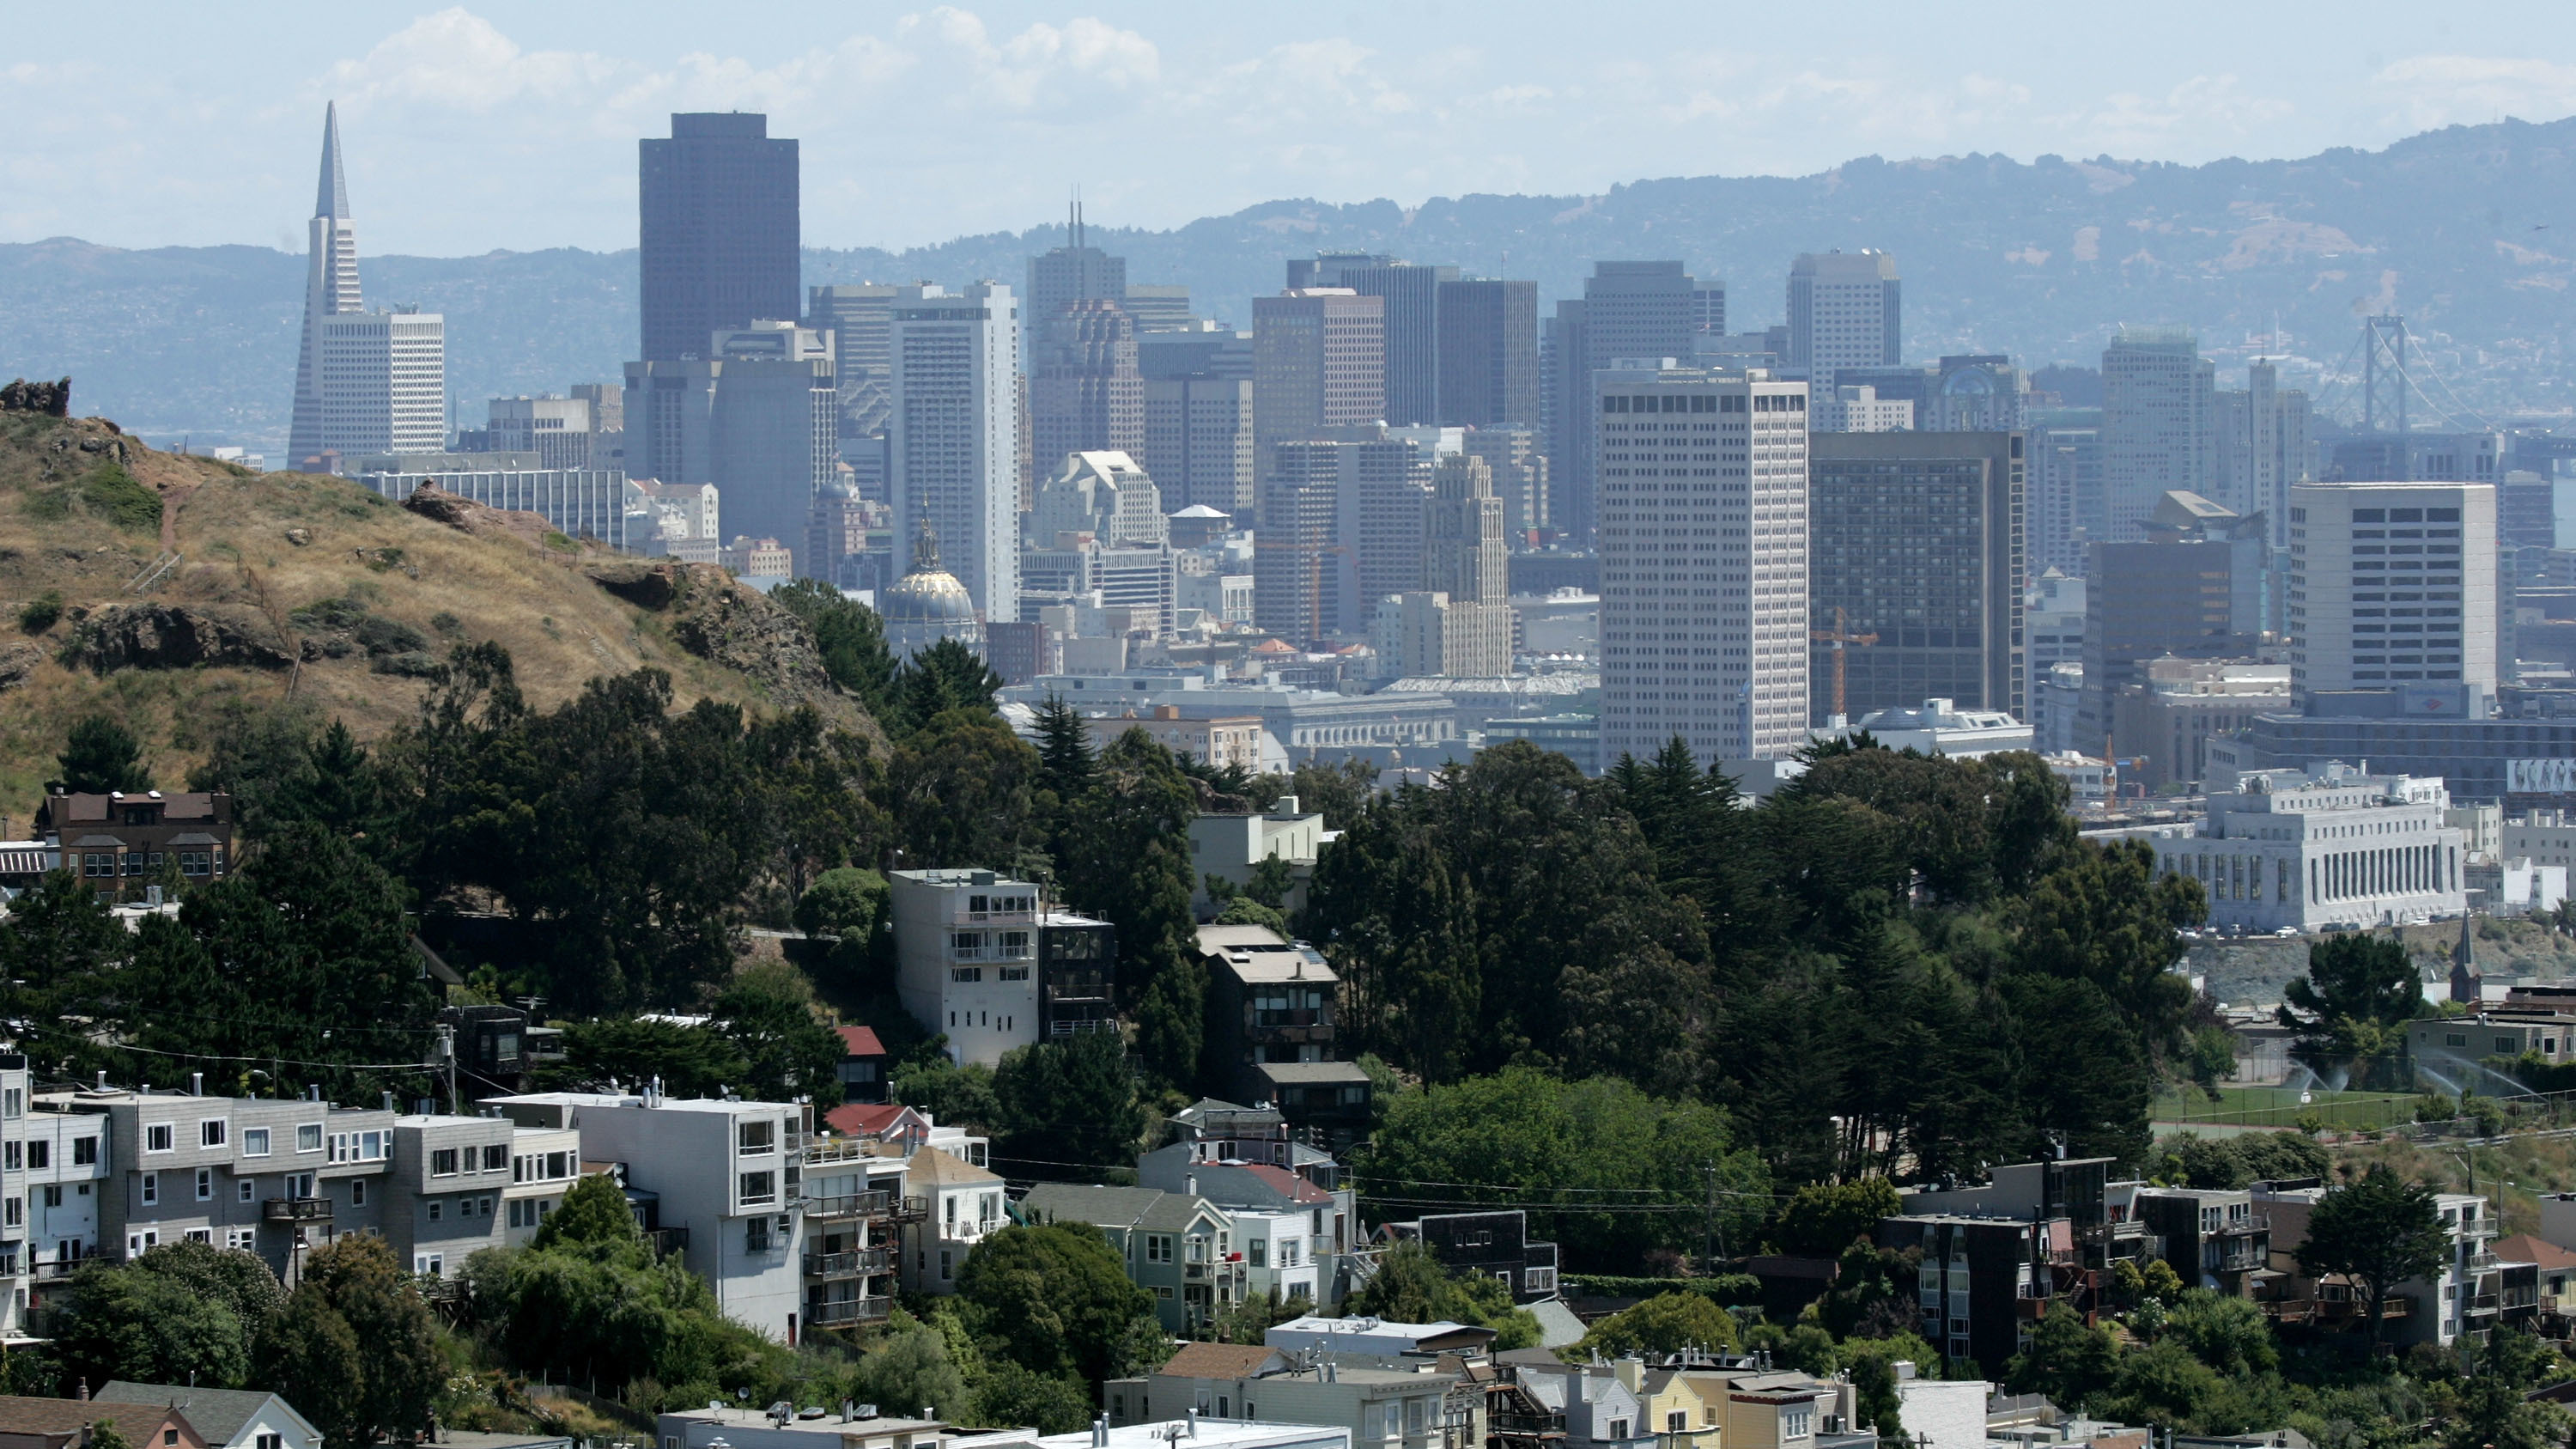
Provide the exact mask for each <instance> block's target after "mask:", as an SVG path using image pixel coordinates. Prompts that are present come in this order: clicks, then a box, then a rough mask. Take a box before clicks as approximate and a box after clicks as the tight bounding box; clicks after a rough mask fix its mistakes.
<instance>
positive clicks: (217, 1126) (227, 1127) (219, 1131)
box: [197, 1117, 233, 1147]
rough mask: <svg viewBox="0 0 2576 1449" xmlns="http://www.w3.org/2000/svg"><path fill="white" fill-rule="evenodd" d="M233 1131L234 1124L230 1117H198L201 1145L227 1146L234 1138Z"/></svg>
mask: <svg viewBox="0 0 2576 1449" xmlns="http://www.w3.org/2000/svg"><path fill="white" fill-rule="evenodd" d="M232 1132H233V1124H232V1121H231V1119H230V1118H226V1117H200V1118H198V1119H197V1145H198V1146H199V1147H222V1146H225V1145H226V1144H227V1143H229V1142H230V1141H231V1140H232Z"/></svg>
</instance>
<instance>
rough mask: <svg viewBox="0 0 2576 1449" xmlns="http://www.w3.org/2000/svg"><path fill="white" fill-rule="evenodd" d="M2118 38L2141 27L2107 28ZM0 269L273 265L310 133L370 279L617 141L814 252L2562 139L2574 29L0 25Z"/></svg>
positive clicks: (2427, 23) (804, 10)
mask: <svg viewBox="0 0 2576 1449" xmlns="http://www.w3.org/2000/svg"><path fill="white" fill-rule="evenodd" d="M2114 14H2117V15H2122V16H2128V15H2135V16H2141V17H2144V18H2143V19H2141V20H2139V21H2136V22H2129V21H2125V20H2113V19H2109V18H2106V17H2108V16H2111V15H2114ZM9 35H10V45H9V48H8V50H7V51H0V127H5V134H6V135H7V137H8V142H7V144H6V145H5V146H0V241H29V240H34V239H37V238H42V237H48V236H60V235H71V236H79V237H84V238H87V239H90V240H93V241H100V242H108V243H113V244H116V245H121V246H155V245H165V244H204V243H215V242H248V243H254V244H261V245H269V246H283V247H286V248H288V249H290V250H296V251H301V250H302V248H303V236H304V218H305V217H306V216H307V215H309V214H310V212H311V209H312V204H313V203H312V195H313V176H314V162H315V153H316V148H317V146H318V144H319V138H320V133H321V119H322V103H323V101H324V100H325V99H326V98H336V99H337V100H338V101H339V102H340V105H341V119H342V126H343V134H344V137H345V139H346V144H347V150H348V161H349V189H350V194H351V198H352V202H353V205H354V207H355V209H356V212H357V217H358V223H359V233H358V235H359V241H360V245H361V247H362V248H363V249H364V250H366V251H368V252H373V253H386V252H409V253H420V254H430V255H457V254H467V253H476V252H482V251H487V250H491V249H493V248H510V249H529V248H536V247H545V246H561V245H574V246H584V247H596V248H616V247H626V246H632V245H633V244H634V239H635V209H634V195H635V147H634V141H635V138H636V137H638V136H643V135H661V134H666V133H667V132H666V129H665V128H666V119H665V118H666V116H667V113H668V112H670V111H672V110H674V109H687V110H716V109H732V108H740V109H746V110H765V111H767V112H768V113H769V115H770V118H771V134H772V135H784V136H794V137H797V138H799V139H800V140H801V141H802V142H803V143H804V149H803V157H804V186H805V241H806V242H807V244H809V245H826V246H854V245H877V246H903V245H909V244H913V243H919V242H929V241H937V240H941V239H944V238H947V237H950V236H954V235H957V234H960V233H966V232H980V231H990V230H995V229H1003V228H1010V229H1017V228H1020V227H1025V226H1028V225H1032V224H1035V223H1037V222H1040V221H1044V220H1047V219H1049V218H1053V217H1060V216H1061V215H1062V214H1063V210H1064V204H1063V198H1064V196H1065V194H1066V190H1067V188H1068V186H1070V185H1071V184H1072V183H1075V182H1080V183H1081V184H1082V186H1083V189H1084V193H1085V195H1086V196H1087V198H1088V211H1089V214H1090V216H1091V217H1092V218H1093V219H1094V220H1095V221H1102V222H1111V223H1121V224H1131V225H1145V226H1156V227H1162V226H1170V225H1174V224H1177V223H1180V222H1184V221H1187V220H1189V219H1191V218H1193V217H1197V216H1203V215H1209V214H1215V213H1223V212H1227V211H1232V210H1234V209H1236V208H1239V207H1241V206H1244V205H1247V204H1249V203H1252V202H1256V201H1263V200H1269V199H1273V198H1279V197H1296V196H1312V197H1316V198H1319V199H1323V200H1329V201H1358V200H1367V199H1370V198H1374V197H1392V198H1394V199H1396V200H1398V201H1402V202H1407V203H1412V202H1418V201H1421V200H1422V199H1424V198H1426V197H1429V196H1439V195H1455V194H1459V193H1462V192H1470V191H1524V192H1552V193H1563V194H1582V193H1588V192H1597V191H1600V190H1602V189H1604V188H1606V187H1608V186H1610V185H1611V184H1613V183H1616V182H1620V181H1626V180H1633V179H1636V178H1639V177H1655V176H1678V175H1706V174H1712V173H1718V174H1728V175H1742V174H1756V173H1761V174H1800V173H1806V172H1813V171H1818V170H1822V169H1825V168H1827V167H1830V166H1832V165H1833V164H1835V163H1836V162H1839V161H1842V160H1845V159H1847V158H1849V157H1853V156H1859V155H1867V154H1872V153H1875V154H1879V155H1884V156H1889V157H1907V156H1922V155H1941V154H1956V153H1961V152H1967V151H2001V152H2005V153H2007V154H2010V155H2012V156H2015V157H2018V158H2023V159H2028V158H2030V157H2032V156H2036V155H2039V154H2042V153H2045V152H2056V153H2059V154H2061V155H2067V156H2081V157H2090V156H2094V155H2098V154H2101V153H2104V152H2108V153H2110V154H2112V155H2114V156H2117V157H2122V158H2139V159H2147V160H2173V161H2202V160H2207V159H2210V158H2213V157H2218V156H2228V155H2242V156H2254V157H2273V156H2294V155H2304V154H2309V153H2312V152H2315V151H2317V150H2321V149H2323V148H2326V147H2330V146H2363V147H2377V146H2382V145H2385V144H2386V143H2388V142H2389V141H2391V140H2394V139H2396V138H2398V137H2401V136H2404V135H2407V134H2410V133H2412V132H2415V131H2418V130H2422V129H2426V128H2428V127H2433V126H2440V125H2446V124H2450V123H2453V122H2478V121H2488V120H2493V119H2495V118H2497V117H2499V116H2505V115H2515V116H2520V117H2523V118H2524V119H2527V120H2553V119H2556V118H2558V117H2561V116H2565V115H2568V114H2570V113H2571V112H2576V5H2569V4H2566V3H2564V0H2560V3H2554V4H2553V3H2529V4H2491V5H2480V4H2474V3H2444V4H2436V5H2424V4H2422V3H2420V0H2403V3H2378V0H2370V3H2337V4H2333V5H2324V4H2299V5H2288V4H2279V3H2273V4H2249V3H2244V0H2233V3H2225V4H2196V3H2172V0H2158V3H2154V4H2142V5H2116V6H2114V5H2097V4H2092V3H2087V0H2057V3H2054V4H2048V5H2019V4H2011V3H1995V0H1986V3H1979V4H1969V5H1956V4H1953V5H1927V4H1923V3H1921V0H1908V3H1902V4H1878V3H1871V0H1843V3H1840V4H1818V3H1813V0H1809V3H1770V4H1743V3H1735V0H1698V3H1669V4H1620V3H1611V4H1599V3H1586V4H1564V3H1558V4H1537V3H1518V0H1499V3H1498V0H1479V3H1472V4H1471V3H1463V0H1424V3H1403V0H1396V3H1384V0H1380V3H1365V4H1364V3H1357V0H1342V3H1335V0H1317V3H1308V4H1300V5H1266V4H1264V5H1256V4H1247V3H1231V4H1214V3H1209V0H1136V3H1100V0H1071V3H1067V4H1021V3H1009V4H1003V3H989V0H967V3H964V4H961V5H955V6H938V7H928V6H912V5H907V4H880V3H870V0H860V3H843V4H820V3H804V4H798V3H759V0H754V3H748V4H744V3H730V4H728V3H708V0H688V3H671V4H666V3H659V0H618V3H614V4H587V5H571V4H549V5H501V4H492V3H483V4H475V5H470V6H460V7H457V8H453V9H445V10H433V9H429V8H426V7H422V6H388V5H376V4H369V3H364V0H331V3H327V4H305V3H263V4H257V5H249V6H207V5H204V4H202V3H198V0H191V3H189V4H186V5H178V4H98V5H57V4H36V3H28V4H24V5H20V6H16V7H13V11H12V14H11V18H10V22H9Z"/></svg>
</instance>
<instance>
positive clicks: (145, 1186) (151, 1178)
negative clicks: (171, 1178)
mask: <svg viewBox="0 0 2576 1449" xmlns="http://www.w3.org/2000/svg"><path fill="white" fill-rule="evenodd" d="M141 1184H142V1192H143V1205H144V1206H145V1207H158V1206H159V1205H160V1203H161V1174H159V1173H157V1172H147V1173H145V1174H143V1176H142V1178H141Z"/></svg>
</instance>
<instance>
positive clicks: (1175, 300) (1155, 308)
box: [1119, 282, 1199, 333]
mask: <svg viewBox="0 0 2576 1449" xmlns="http://www.w3.org/2000/svg"><path fill="white" fill-rule="evenodd" d="M1119 302H1120V304H1121V305H1123V306H1124V307H1126V309H1127V315H1128V316H1130V317H1133V318H1135V319H1136V330H1137V331H1138V332H1139V333H1145V332H1179V331H1183V330H1185V329H1187V328H1189V327H1191V326H1193V325H1194V324H1196V323H1197V321H1198V320H1199V319H1198V318H1196V317H1194V316H1192V315H1190V289H1189V288H1188V287H1187V286H1186V285H1184V284H1182V283H1179V282H1129V283H1128V284H1127V294H1126V295H1125V296H1124V297H1121V298H1120V299H1119Z"/></svg>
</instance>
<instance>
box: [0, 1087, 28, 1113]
mask: <svg viewBox="0 0 2576 1449" xmlns="http://www.w3.org/2000/svg"><path fill="white" fill-rule="evenodd" d="M26 1110H27V1093H26V1090H25V1089H24V1088H20V1087H11V1088H9V1089H8V1090H7V1091H0V1117H7V1118H11V1119H13V1120H14V1119H15V1118H16V1117H17V1116H18V1115H19V1114H20V1113H22V1112H24V1111H26Z"/></svg>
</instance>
